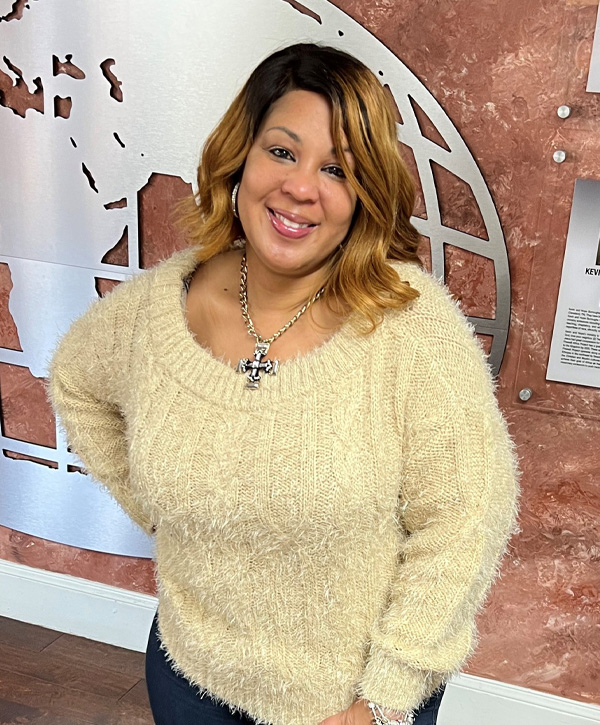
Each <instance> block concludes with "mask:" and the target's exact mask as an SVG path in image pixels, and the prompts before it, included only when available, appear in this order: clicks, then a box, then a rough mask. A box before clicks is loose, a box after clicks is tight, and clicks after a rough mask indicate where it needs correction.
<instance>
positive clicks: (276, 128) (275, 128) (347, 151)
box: [267, 126, 352, 155]
mask: <svg viewBox="0 0 600 725" xmlns="http://www.w3.org/2000/svg"><path fill="white" fill-rule="evenodd" d="M268 131H283V132H284V133H287V135H288V136H289V137H290V138H291V139H292V141H295V142H296V143H298V144H300V145H302V140H301V138H300V136H298V134H297V133H294V132H293V131H290V129H289V128H287V127H286V126H271V128H268V129H267V132H268ZM343 151H344V153H345V154H352V151H350V149H349V148H348V147H347V146H346V148H345V149H343ZM331 153H332V154H333V155H335V154H336V150H335V146H334V147H332V149H331Z"/></svg>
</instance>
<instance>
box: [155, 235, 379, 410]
mask: <svg viewBox="0 0 600 725" xmlns="http://www.w3.org/2000/svg"><path fill="white" fill-rule="evenodd" d="M197 267H198V263H197V261H196V255H195V250H194V249H193V248H191V249H185V250H183V251H181V252H176V253H175V254H173V255H172V256H171V257H169V258H168V259H167V260H165V261H164V262H162V263H161V264H159V265H158V266H157V267H156V268H155V275H156V276H155V279H154V284H153V285H152V289H151V290H150V291H149V294H150V300H149V304H148V322H149V325H150V332H151V335H152V342H153V349H154V350H156V352H157V355H156V359H157V362H159V364H161V365H162V367H163V368H167V369H168V370H169V371H170V373H171V375H172V376H173V377H175V378H176V379H177V380H178V381H179V382H180V383H181V385H182V386H183V387H185V388H187V389H189V390H191V391H193V392H195V393H196V394H198V395H200V396H201V397H204V398H207V399H208V398H213V399H214V400H215V402H216V403H218V404H219V405H221V406H225V407H229V406H234V407H238V408H239V407H241V408H249V409H252V408H254V407H256V406H259V407H260V406H262V405H264V402H265V400H271V399H272V400H275V399H287V398H290V397H297V396H306V395H309V394H310V393H312V392H314V391H315V390H316V389H317V388H319V389H322V388H323V387H327V386H335V385H339V384H340V383H341V381H342V380H348V378H350V377H352V372H353V371H355V369H356V368H357V367H359V366H360V365H362V364H364V362H365V361H366V359H367V356H368V354H369V352H370V348H372V345H373V344H374V342H375V338H377V337H378V335H377V331H376V332H375V333H373V334H372V335H368V336H366V337H365V336H364V335H360V334H359V330H358V326H357V317H356V315H350V316H349V317H348V318H347V319H346V320H345V321H344V322H343V323H342V325H341V326H340V327H339V328H338V329H337V330H336V331H335V332H334V333H333V334H332V335H331V336H330V337H329V338H327V340H325V341H323V342H322V343H321V344H319V345H317V346H316V347H314V348H313V349H312V350H310V351H308V352H306V353H303V354H302V355H299V356H296V357H293V358H288V359H287V360H285V361H283V362H281V364H280V366H279V371H278V373H277V375H263V376H262V379H261V383H260V385H259V388H258V389H257V390H248V389H247V388H246V387H245V385H246V377H245V375H243V374H242V373H238V372H237V371H236V369H235V368H234V367H233V366H232V365H230V364H229V363H228V362H227V361H225V360H223V359H222V358H218V357H216V356H215V355H214V354H213V352H212V350H210V349H209V348H207V347H204V346H203V345H201V344H200V343H199V342H198V341H197V340H196V338H195V336H194V334H193V333H192V332H191V330H190V328H189V325H188V320H187V312H186V307H185V301H186V295H185V291H186V290H185V284H184V280H185V279H186V277H188V276H189V275H190V274H192V273H193V271H194V270H195V269H196V268H197Z"/></svg>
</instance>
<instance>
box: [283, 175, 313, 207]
mask: <svg viewBox="0 0 600 725" xmlns="http://www.w3.org/2000/svg"><path fill="white" fill-rule="evenodd" d="M281 190H282V191H283V192H284V193H285V194H289V195H290V196H293V197H294V198H295V199H297V200H298V201H304V202H314V201H317V199H318V196H319V187H318V179H317V176H316V174H314V172H312V171H311V170H310V169H304V168H302V167H300V166H297V167H296V168H294V169H291V170H290V171H289V173H288V174H286V176H285V178H284V180H283V182H282V184H281Z"/></svg>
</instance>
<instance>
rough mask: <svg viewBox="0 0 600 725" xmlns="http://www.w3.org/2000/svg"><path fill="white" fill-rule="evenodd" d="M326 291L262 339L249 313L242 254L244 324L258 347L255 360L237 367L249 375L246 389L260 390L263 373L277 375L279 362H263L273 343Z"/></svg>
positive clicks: (245, 265) (239, 370)
mask: <svg viewBox="0 0 600 725" xmlns="http://www.w3.org/2000/svg"><path fill="white" fill-rule="evenodd" d="M324 291H325V287H321V289H320V290H319V291H318V292H317V293H316V294H314V295H313V296H312V297H311V298H310V300H308V302H305V303H304V305H303V306H302V308H301V309H300V310H299V311H298V312H297V313H296V314H295V315H294V316H293V317H292V319H291V320H290V321H289V322H286V324H285V325H284V326H283V327H282V328H281V329H279V330H277V332H276V333H275V334H274V335H271V337H261V336H260V335H259V334H258V332H256V329H255V328H254V323H253V322H252V318H251V317H250V313H249V312H248V266H247V264H246V252H245V251H244V253H243V254H242V263H241V269H240V305H241V307H242V317H243V318H244V322H245V323H246V327H247V328H248V334H249V335H252V337H253V338H254V339H255V340H256V347H255V349H254V360H249V359H248V358H244V359H242V360H240V361H239V363H238V366H237V371H238V373H247V375H246V378H247V380H248V382H247V383H246V388H247V389H248V390H256V389H257V388H258V385H259V383H260V380H261V377H260V375H261V373H266V374H270V375H277V370H278V369H279V360H263V358H264V357H266V355H267V353H268V352H269V347H270V346H271V343H272V342H273V341H274V340H276V339H277V338H278V337H279V336H280V335H283V333H284V332H285V331H286V330H289V329H290V327H291V326H292V325H293V324H294V322H296V321H297V320H298V318H299V317H301V316H302V315H303V314H304V313H305V312H306V310H307V309H308V308H309V307H310V306H311V305H312V304H313V303H314V302H316V301H317V300H318V299H319V297H320V296H321V295H322V294H323V292H324Z"/></svg>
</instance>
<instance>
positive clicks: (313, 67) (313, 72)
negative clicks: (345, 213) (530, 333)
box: [179, 43, 420, 332]
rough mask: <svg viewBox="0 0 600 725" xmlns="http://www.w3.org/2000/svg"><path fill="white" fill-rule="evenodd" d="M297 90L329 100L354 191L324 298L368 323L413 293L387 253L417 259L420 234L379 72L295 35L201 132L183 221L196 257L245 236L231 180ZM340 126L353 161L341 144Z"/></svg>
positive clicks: (237, 177)
mask: <svg viewBox="0 0 600 725" xmlns="http://www.w3.org/2000/svg"><path fill="white" fill-rule="evenodd" d="M293 90H304V91H312V92H314V93H318V94H320V95H321V96H323V97H325V98H326V99H327V100H328V101H329V104H330V107H331V110H332V129H331V131H332V136H333V139H334V142H335V149H336V154H337V157H338V163H339V164H340V166H341V167H342V168H343V170H344V173H345V175H346V178H347V180H348V182H349V183H350V185H351V186H352V188H353V189H354V190H355V192H356V195H357V197H358V198H357V203H356V210H355V213H354V216H353V219H352V223H351V226H350V229H349V231H348V235H347V236H346V239H345V241H344V242H343V244H342V246H341V247H340V248H338V249H337V251H336V252H335V253H333V254H332V256H331V258H330V260H329V264H330V270H329V274H328V276H327V281H326V283H325V292H324V295H323V299H324V300H325V301H326V302H328V304H329V305H330V306H332V302H333V301H334V300H335V301H336V303H337V304H338V305H339V303H340V302H341V303H342V307H343V308H344V309H347V310H348V311H356V312H358V313H359V314H361V315H362V316H363V318H364V319H365V320H366V321H368V322H369V323H370V327H369V329H368V332H371V331H372V330H374V329H375V327H376V326H377V325H378V324H379V323H380V322H381V320H382V318H383V311H384V310H385V309H387V308H400V307H402V306H404V305H405V304H407V303H408V302H410V301H411V300H413V299H415V298H416V297H418V296H419V293H418V291H417V290H415V289H414V288H413V287H411V286H410V284H409V283H408V282H403V281H401V280H400V279H399V277H398V274H397V273H396V271H395V270H394V269H393V267H392V266H391V265H390V264H389V263H388V260H390V259H395V260H402V261H407V262H414V263H416V264H419V265H420V260H419V258H418V256H417V246H418V244H419V234H418V232H417V230H416V229H415V228H414V226H413V225H412V224H411V221H410V217H411V214H412V211H413V206H414V202H415V186H414V183H413V181H412V178H411V177H410V174H409V172H408V170H407V168H406V166H405V164H404V161H403V160H402V157H401V155H400V148H399V143H398V139H397V136H396V123H395V118H394V111H393V109H392V106H391V102H390V99H389V98H388V96H387V94H386V92H385V90H384V89H383V87H382V86H381V84H380V82H379V81H378V80H377V78H376V77H375V75H374V74H373V73H372V72H371V71H370V70H369V69H368V68H367V67H366V66H365V65H364V64H363V63H361V62H360V61H359V60H357V59H356V58H354V57H352V56H351V55H348V54H347V53H344V52H342V51H340V50H337V49H335V48H331V47H326V46H320V45H316V44H312V43H300V44H297V45H292V46H289V47H287V48H284V49H283V50H279V51H277V52H276V53H273V54H272V55H270V56H269V57H268V58H266V59H265V60H263V61H262V63H260V65H259V66H258V67H257V68H256V69H255V70H254V72H253V73H252V75H251V76H250V78H249V79H248V80H247V82H246V83H245V85H244V87H243V88H242V90H241V91H240V92H239V93H238V95H237V96H236V98H235V99H234V101H233V103H232V104H231V106H230V107H229V108H228V109H227V111H226V113H225V115H224V116H223V118H222V119H221V121H220V123H219V124H218V126H217V127H216V128H215V129H214V131H213V132H212V133H211V134H210V136H209V137H208V139H207V140H206V143H205V145H204V149H203V152H202V159H201V162H200V166H199V167H198V194H197V197H196V198H195V199H194V200H193V201H192V202H191V203H190V200H189V199H188V200H187V206H185V205H184V206H183V207H182V208H181V211H182V214H181V215H180V218H179V221H180V222H181V225H182V226H183V228H184V230H185V232H186V234H187V236H188V239H189V241H190V243H191V244H193V245H194V246H196V247H197V260H198V262H205V261H207V260H208V259H210V258H211V257H213V256H215V255H217V254H219V253H220V252H223V251H225V250H227V249H229V248H231V246H232V244H233V242H235V240H236V239H239V238H240V237H243V236H244V230H243V229H242V226H241V224H240V221H239V219H237V218H236V217H235V216H234V214H233V208H232V203H231V193H232V190H233V187H234V185H235V184H236V182H238V181H239V180H240V179H241V176H242V172H243V169H244V163H245V161H246V157H247V156H248V152H249V151H250V147H251V146H252V144H253V143H254V139H255V138H256V136H257V134H258V132H259V129H260V127H261V124H262V122H263V121H264V119H265V118H266V116H267V114H268V112H269V109H270V108H271V106H272V105H273V104H274V103H275V102H276V101H277V100H278V99H279V98H281V97H282V96H283V95H284V94H285V93H287V92H289V91H293ZM344 135H345V137H346V140H347V143H348V146H349V147H350V150H351V152H352V154H353V156H354V159H355V170H354V171H352V169H351V168H350V167H349V165H348V161H347V159H346V155H345V153H344V152H343V148H344V145H345V144H344V142H343V137H344Z"/></svg>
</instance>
